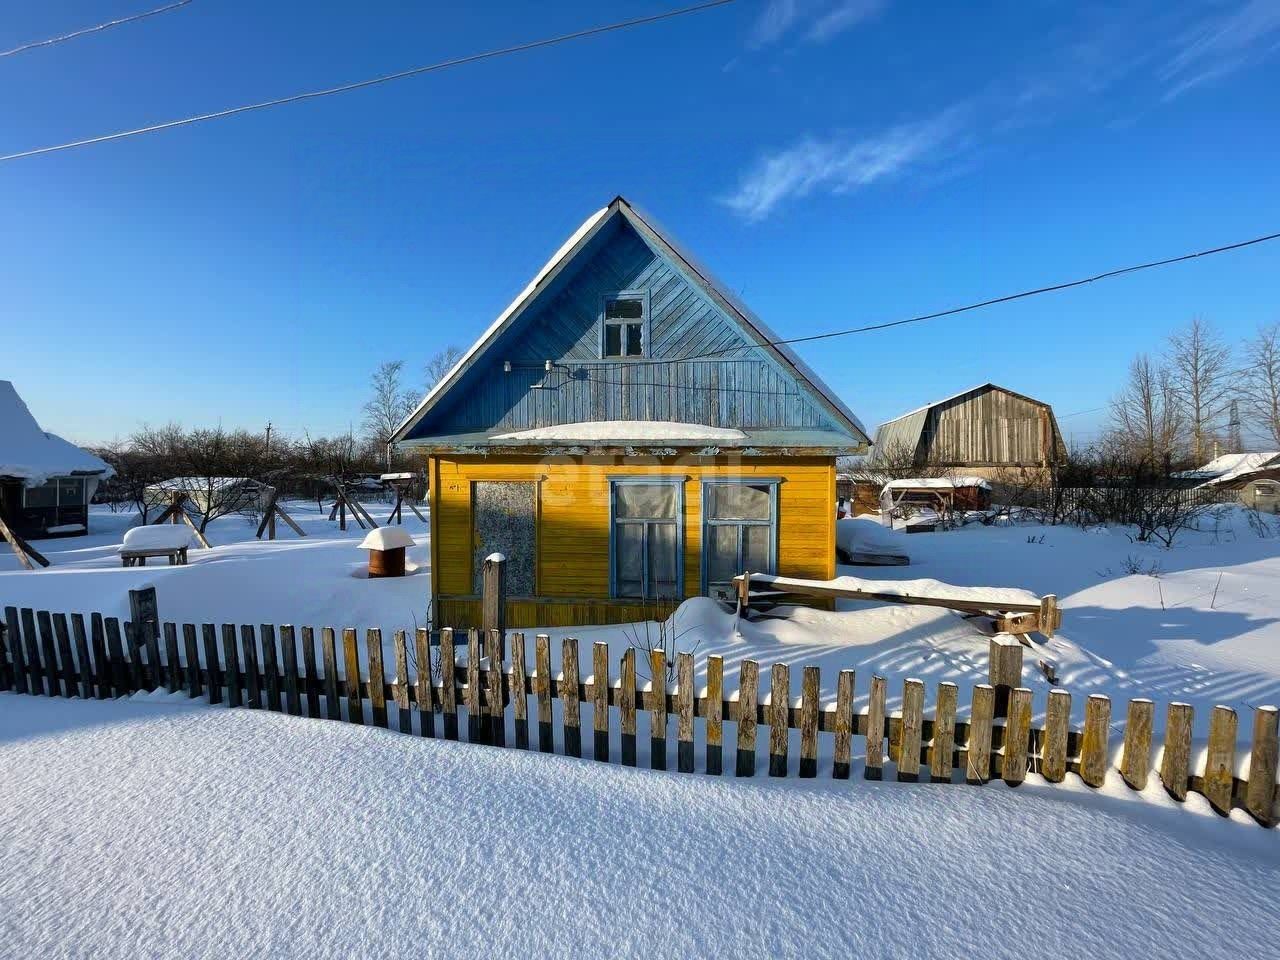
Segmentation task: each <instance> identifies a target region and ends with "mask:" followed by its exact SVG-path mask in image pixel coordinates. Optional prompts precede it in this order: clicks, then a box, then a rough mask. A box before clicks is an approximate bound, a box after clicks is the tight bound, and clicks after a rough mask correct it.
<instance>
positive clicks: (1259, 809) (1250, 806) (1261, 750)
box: [1244, 706, 1280, 827]
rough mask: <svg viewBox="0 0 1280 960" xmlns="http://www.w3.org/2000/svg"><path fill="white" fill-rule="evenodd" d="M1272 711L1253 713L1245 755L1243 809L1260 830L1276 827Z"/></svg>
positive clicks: (1276, 746) (1278, 747) (1279, 748)
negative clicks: (1246, 775)
mask: <svg viewBox="0 0 1280 960" xmlns="http://www.w3.org/2000/svg"><path fill="white" fill-rule="evenodd" d="M1278 716H1280V714H1278V713H1277V711H1276V708H1275V707H1272V706H1264V707H1258V708H1257V709H1256V710H1254V713H1253V750H1252V751H1251V752H1250V754H1249V782H1248V784H1247V785H1246V787H1245V795H1244V806H1245V809H1246V810H1248V811H1249V813H1251V814H1252V815H1253V817H1254V819H1255V820H1257V821H1258V822H1259V823H1260V824H1262V825H1263V826H1264V827H1274V826H1275V824H1276V815H1275V796H1276V761H1277V754H1278V753H1280V743H1277V729H1278V727H1280V724H1278V721H1277V717H1278Z"/></svg>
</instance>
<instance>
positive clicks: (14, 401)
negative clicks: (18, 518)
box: [0, 380, 114, 486]
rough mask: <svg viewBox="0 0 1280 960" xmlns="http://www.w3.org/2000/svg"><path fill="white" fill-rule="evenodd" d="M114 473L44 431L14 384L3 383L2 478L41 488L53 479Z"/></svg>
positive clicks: (0, 391)
mask: <svg viewBox="0 0 1280 960" xmlns="http://www.w3.org/2000/svg"><path fill="white" fill-rule="evenodd" d="M113 472H114V471H113V470H112V469H111V467H110V466H109V465H108V464H107V463H105V462H104V461H102V460H100V459H99V458H98V457H95V456H94V455H93V454H91V453H89V452H88V451H87V450H84V449H82V448H80V447H78V446H76V445H75V444H74V443H71V442H70V441H69V440H64V439H63V438H62V437H60V436H58V435H57V434H54V433H49V432H47V431H45V430H43V429H41V427H40V424H39V423H37V422H36V418H35V417H34V416H33V415H32V413H31V410H30V409H29V408H28V407H27V404H26V402H25V401H23V399H22V397H21V396H20V395H19V393H18V391H17V388H16V387H14V385H13V383H12V382H11V381H9V380H0V476H6V477H14V478H16V479H19V480H22V481H23V482H24V484H25V485H26V486H38V485H39V484H41V483H44V482H45V481H46V480H48V479H49V478H50V477H59V476H70V475H71V474H75V473H80V474H103V475H104V476H110V475H111V474H112V473H113Z"/></svg>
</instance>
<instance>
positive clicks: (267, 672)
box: [259, 623, 283, 713]
mask: <svg viewBox="0 0 1280 960" xmlns="http://www.w3.org/2000/svg"><path fill="white" fill-rule="evenodd" d="M259 637H260V638H261V640H262V676H263V680H264V684H263V685H264V686H265V687H266V688H267V709H268V710H274V711H275V712H276V713H279V712H280V710H281V708H282V705H283V704H282V701H281V699H280V665H279V660H280V657H279V654H278V651H277V649H276V628H275V627H273V626H272V625H271V624H269V623H264V624H262V626H261V629H260V630H259Z"/></svg>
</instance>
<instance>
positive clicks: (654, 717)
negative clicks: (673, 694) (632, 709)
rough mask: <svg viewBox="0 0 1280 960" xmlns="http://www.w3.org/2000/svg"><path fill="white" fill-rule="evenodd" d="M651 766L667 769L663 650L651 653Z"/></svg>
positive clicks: (648, 697) (665, 672)
mask: <svg viewBox="0 0 1280 960" xmlns="http://www.w3.org/2000/svg"><path fill="white" fill-rule="evenodd" d="M649 671H650V672H649V676H650V677H651V678H652V679H651V680H650V682H649V693H648V696H647V697H646V700H647V703H646V707H647V708H648V710H649V766H651V767H652V768H653V769H654V770H665V769H667V655H666V652H665V651H663V650H660V649H659V650H653V651H651V652H650V653H649Z"/></svg>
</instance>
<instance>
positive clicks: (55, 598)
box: [0, 501, 431, 629]
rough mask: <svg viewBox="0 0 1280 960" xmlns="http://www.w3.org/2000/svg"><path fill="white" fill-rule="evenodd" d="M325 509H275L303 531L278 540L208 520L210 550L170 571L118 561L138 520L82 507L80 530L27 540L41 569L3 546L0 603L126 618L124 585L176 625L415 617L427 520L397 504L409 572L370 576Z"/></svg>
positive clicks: (422, 584)
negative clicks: (147, 596) (408, 537)
mask: <svg viewBox="0 0 1280 960" xmlns="http://www.w3.org/2000/svg"><path fill="white" fill-rule="evenodd" d="M329 506H330V505H329V504H326V505H325V507H324V509H323V510H321V509H318V508H317V507H316V504H315V501H290V502H289V503H288V504H286V509H287V510H288V511H289V516H291V517H293V519H294V520H295V521H296V522H297V523H298V525H299V526H301V527H302V529H303V530H304V531H306V533H307V536H306V537H305V538H300V537H298V536H297V534H295V533H294V532H293V531H292V530H290V529H289V527H288V525H287V524H285V523H283V522H279V523H277V524H276V537H277V539H275V540H274V541H272V540H267V539H265V537H264V539H262V540H255V539H254V536H253V535H254V532H255V531H256V529H257V522H256V521H251V520H250V519H249V518H247V517H243V516H239V515H231V516H227V517H221V518H219V519H217V520H215V521H213V522H212V523H211V524H210V525H209V529H208V530H207V531H206V536H207V537H208V538H209V542H210V543H211V544H212V545H213V546H212V548H211V549H209V550H206V549H204V548H203V547H201V546H200V545H199V544H198V543H192V546H191V550H190V552H189V553H188V557H187V559H188V564H187V566H183V567H171V566H168V564H167V562H166V561H165V560H163V559H158V560H149V561H148V565H147V566H146V567H144V568H130V569H125V568H123V567H121V565H120V556H119V553H118V549H119V546H120V543H121V541H122V540H123V538H124V534H125V531H126V530H128V529H129V528H130V526H131V525H132V524H134V523H135V522H136V520H137V515H136V514H134V513H131V512H130V513H112V512H111V511H110V510H109V509H106V508H104V507H93V508H91V510H90V514H89V530H90V533H89V535H88V536H83V537H74V538H69V539H60V540H37V541H35V542H34V543H33V544H32V545H33V546H34V547H35V548H36V549H37V550H39V551H40V552H41V553H43V554H44V555H45V556H46V557H48V559H49V560H50V561H51V564H52V565H51V566H50V567H48V568H47V569H37V570H35V571H34V572H32V571H25V570H23V569H22V568H21V567H20V566H19V565H18V561H17V558H15V557H14V556H13V554H12V553H11V552H10V551H9V550H8V547H7V545H4V548H3V549H0V606H4V605H10V604H12V605H16V606H22V607H36V608H39V609H43V610H61V611H64V612H67V613H71V612H80V613H88V612H92V611H98V612H99V613H102V614H104V615H106V616H117V617H121V618H125V619H127V618H128V615H129V590H130V589H132V588H134V587H137V586H139V585H142V584H154V585H155V588H156V597H157V599H158V603H159V607H160V615H161V616H162V617H163V618H165V619H166V620H174V621H177V622H186V623H251V624H258V623H294V624H298V625H299V626H301V625H303V624H312V625H314V626H361V627H385V628H387V629H395V628H400V627H405V628H408V629H412V628H413V627H414V626H416V625H422V624H425V623H426V619H427V607H428V606H429V603H430V594H431V581H430V579H429V566H430V562H431V561H430V554H431V551H430V537H429V535H428V533H427V527H426V524H424V523H422V522H421V521H420V520H418V519H417V518H416V517H415V516H414V515H413V514H412V512H411V511H409V510H408V509H407V508H406V509H405V510H404V518H405V520H404V529H405V530H407V531H408V532H409V533H411V534H412V535H413V537H414V540H415V542H416V544H417V546H414V547H412V548H410V550H409V552H408V558H407V559H408V563H407V567H408V571H409V574H410V575H409V576H407V577H404V578H393V579H375V580H370V579H368V578H367V577H366V576H365V572H366V568H367V567H368V553H367V551H364V550H361V549H359V544H360V541H361V540H362V539H363V538H364V536H365V532H366V531H363V530H361V529H360V528H359V527H358V526H356V524H355V521H354V520H352V519H351V518H350V517H348V518H347V530H346V532H345V533H344V532H341V531H339V530H338V522H337V521H336V520H335V521H333V522H330V521H329V519H328V516H329ZM366 507H367V509H368V510H369V512H370V513H371V514H372V515H373V517H374V519H375V520H377V521H378V523H382V522H383V520H385V519H386V516H387V514H388V513H389V512H390V507H389V506H388V505H385V504H380V503H376V502H369V503H367V504H366ZM153 516H154V514H153ZM184 529H186V528H184ZM0 543H2V541H0Z"/></svg>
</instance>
